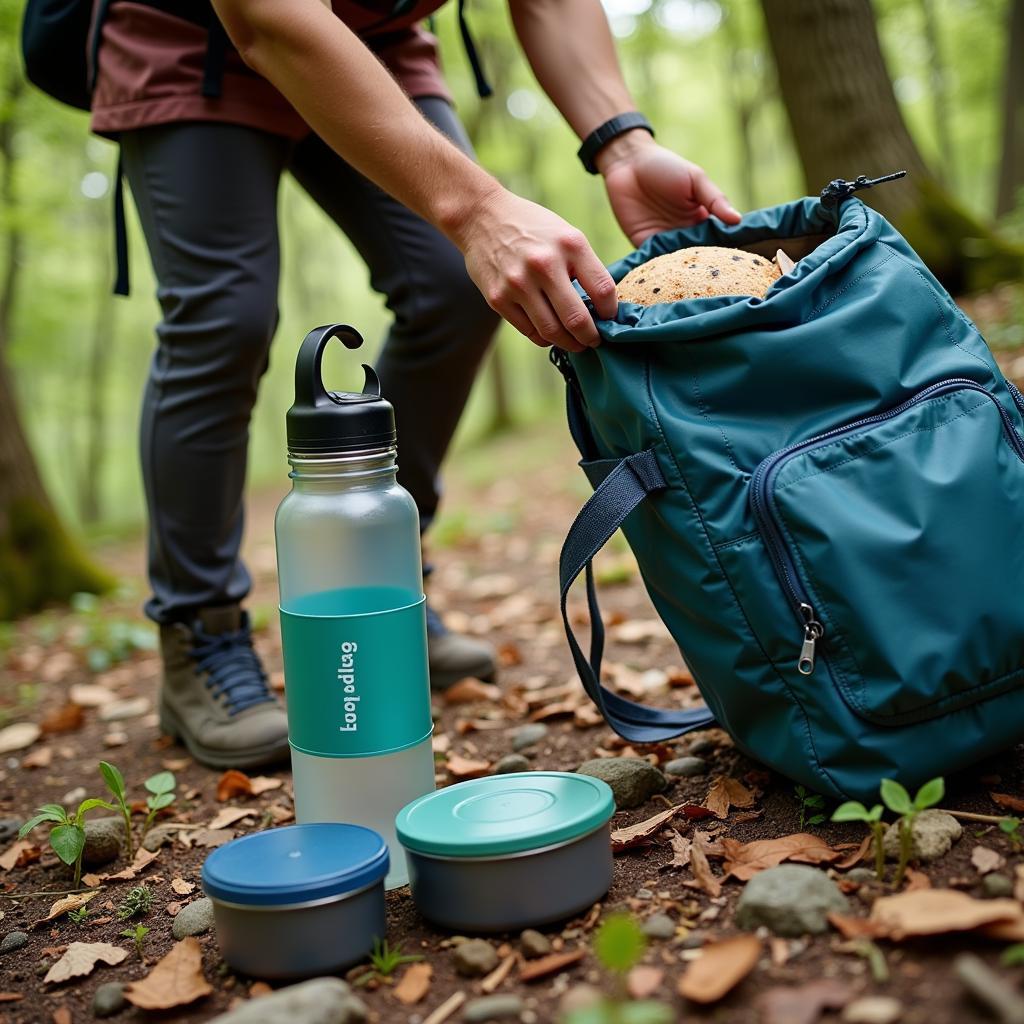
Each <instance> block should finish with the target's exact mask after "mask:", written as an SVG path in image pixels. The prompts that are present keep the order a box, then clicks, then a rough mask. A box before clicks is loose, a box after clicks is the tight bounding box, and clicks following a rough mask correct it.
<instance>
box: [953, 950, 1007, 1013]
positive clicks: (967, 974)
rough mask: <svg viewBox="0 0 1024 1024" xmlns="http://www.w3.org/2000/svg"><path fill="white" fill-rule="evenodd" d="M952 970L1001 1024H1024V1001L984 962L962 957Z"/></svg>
mask: <svg viewBox="0 0 1024 1024" xmlns="http://www.w3.org/2000/svg"><path fill="white" fill-rule="evenodd" d="M953 970H954V972H955V973H956V976H957V977H958V978H959V979H960V981H961V983H962V984H963V986H964V988H966V989H967V991H968V992H970V993H971V995H972V996H974V998H975V999H977V1000H978V1002H979V1003H981V1004H982V1005H983V1006H985V1007H987V1008H988V1010H990V1011H991V1013H992V1016H993V1017H995V1018H996V1019H997V1020H1000V1021H1002V1024H1024V998H1022V997H1021V995H1020V993H1019V992H1018V991H1017V990H1016V988H1014V986H1013V985H1012V984H1011V983H1010V982H1009V981H1007V980H1006V979H1005V978H1003V977H1002V976H1001V975H999V974H996V972H995V971H993V970H992V968H991V967H989V966H988V964H986V963H985V961H984V960H981V959H979V958H978V957H976V956H975V955H974V954H973V953H961V954H960V955H959V956H958V957H957V958H956V959H955V960H954V961H953Z"/></svg>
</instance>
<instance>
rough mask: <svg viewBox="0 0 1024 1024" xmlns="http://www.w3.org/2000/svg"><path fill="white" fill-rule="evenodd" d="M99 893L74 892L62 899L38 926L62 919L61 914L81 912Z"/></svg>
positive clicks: (38, 922)
mask: <svg viewBox="0 0 1024 1024" xmlns="http://www.w3.org/2000/svg"><path fill="white" fill-rule="evenodd" d="M98 895H99V892H98V891H97V892H73V893H71V894H70V895H69V896H65V897H63V898H62V899H59V900H57V902H56V903H54V905H53V906H52V907H50V912H49V913H48V914H47V915H46V917H44V918H41V919H40V920H39V921H37V922H36V924H42V923H43V922H44V921H52V920H53V919H54V918H55V917H60V915H61V914H66V913H67V912H68V911H69V910H79V909H80V908H81V907H84V906H85V905H86V904H87V903H88V902H89V900H91V899H92V898H93V897H94V896H98Z"/></svg>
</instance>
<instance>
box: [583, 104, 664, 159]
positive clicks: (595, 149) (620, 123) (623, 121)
mask: <svg viewBox="0 0 1024 1024" xmlns="http://www.w3.org/2000/svg"><path fill="white" fill-rule="evenodd" d="M634 128H643V129H644V131H648V132H650V133H651V135H654V129H653V128H652V127H651V122H650V121H648V120H647V118H646V117H644V115H643V114H641V113H639V112H638V111H635V110H632V111H630V112H629V113H627V114H619V115H617V116H616V117H612V118H609V119H608V120H607V121H605V123H604V124H601V125H598V126H597V127H596V128H595V129H594V130H593V131H592V132H591V133H590V134H589V135H588V136H587V137H586V138H585V139H584V140H583V144H582V145H581V146H580V148H579V150H578V151H577V153H576V155H577V156H578V157H579V158H580V163H582V164H583V167H584V169H585V170H586V171H587V172H588V173H590V174H597V165H596V164H595V163H594V158H595V157H596V156H597V154H598V153H599V152H600V150H601V149H602V148H603V147H604V146H606V145H608V143H609V142H611V141H612V139H615V138H618V137H619V136H620V135H623V134H624V133H626V132H629V131H632V130H633V129H634Z"/></svg>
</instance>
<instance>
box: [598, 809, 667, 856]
mask: <svg viewBox="0 0 1024 1024" xmlns="http://www.w3.org/2000/svg"><path fill="white" fill-rule="evenodd" d="M677 810H678V808H677V807H670V808H669V809H668V810H667V811H659V812H658V813H657V814H655V815H654V816H653V817H651V818H647V819H646V820H645V821H640V822H637V824H635V825H627V826H626V827H625V828H617V829H615V831H614V832H612V852H613V853H621V852H622V851H623V850H628V849H630V848H631V847H633V846H643V845H644V844H646V843H648V842H650V840H651V838H652V837H653V836H654V835H655V834H656V833H658V832H660V831H661V830H662V828H663V827H664V826H665V824H666V823H667V822H669V821H671V820H672V818H674V817H675V815H676V811H677Z"/></svg>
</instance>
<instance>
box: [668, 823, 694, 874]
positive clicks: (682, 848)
mask: <svg viewBox="0 0 1024 1024" xmlns="http://www.w3.org/2000/svg"><path fill="white" fill-rule="evenodd" d="M670 842H671V844H672V859H671V860H670V861H669V862H668V863H667V864H666V865H664V868H663V870H666V871H667V870H668V869H669V868H685V867H686V866H687V864H689V863H690V840H689V839H688V838H687V837H686V836H684V835H680V833H679V832H677V831H675V830H674V829H673V830H672V836H671V839H670Z"/></svg>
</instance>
